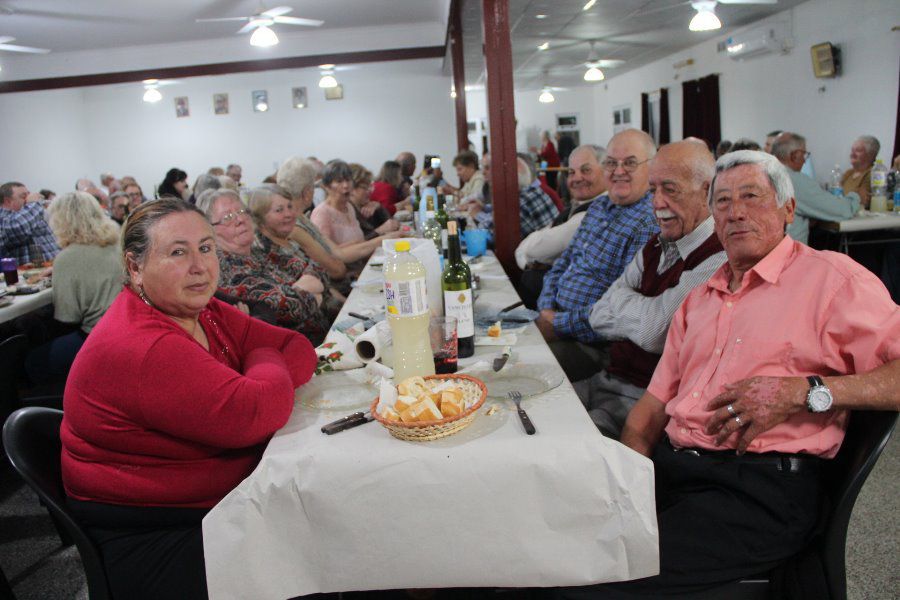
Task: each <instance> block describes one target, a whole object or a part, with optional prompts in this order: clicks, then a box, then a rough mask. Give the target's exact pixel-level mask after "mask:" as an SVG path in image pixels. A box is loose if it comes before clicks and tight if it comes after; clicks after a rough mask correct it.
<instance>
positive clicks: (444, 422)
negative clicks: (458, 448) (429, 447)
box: [372, 373, 487, 442]
mask: <svg viewBox="0 0 900 600" xmlns="http://www.w3.org/2000/svg"><path fill="white" fill-rule="evenodd" d="M425 379H443V380H446V381H450V382H451V383H453V384H454V385H455V386H457V387H459V388H460V389H461V390H462V392H463V396H464V398H465V401H466V405H467V406H468V407H469V408H467V409H466V410H464V411H463V412H462V413H460V414H458V415H456V416H455V417H446V418H444V419H440V420H435V421H419V422H416V423H403V422H402V421H389V420H387V419H385V418H383V417H382V416H381V415H380V414H378V400H379V398H375V400H374V401H373V402H372V416H374V417H375V419H376V420H377V421H378V422H379V423H381V424H382V425H384V427H385V428H386V429H387V430H388V431H389V432H390V433H391V435H392V436H394V437H395V438H399V439H401V440H408V441H411V442H426V441H429V440H437V439H440V438H442V437H447V436H448V435H453V434H454V433H456V432H457V431H460V430H461V429H465V428H466V427H467V426H468V425H469V424H470V423H471V422H472V421H474V420H475V417H476V416H478V409H479V408H481V406H482V405H483V404H484V400H485V398H487V388H486V387H485V385H484V382H482V381H481V380H480V379H476V378H474V377H470V376H469V375H461V374H455V373H454V374H450V375H429V376H428V377H425Z"/></svg>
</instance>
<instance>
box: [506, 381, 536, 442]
mask: <svg viewBox="0 0 900 600" xmlns="http://www.w3.org/2000/svg"><path fill="white" fill-rule="evenodd" d="M509 399H510V400H512V401H513V402H515V403H516V411H517V412H518V413H519V419H520V420H521V421H522V426H523V427H525V433H527V434H528V435H534V432H535V429H534V424H533V423H532V422H531V419H529V418H528V413H526V412H525V411H524V410H523V409H522V393H521V392H516V391H513V392H510V393H509Z"/></svg>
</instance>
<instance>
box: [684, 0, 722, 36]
mask: <svg viewBox="0 0 900 600" xmlns="http://www.w3.org/2000/svg"><path fill="white" fill-rule="evenodd" d="M691 6H692V7H693V8H694V10H696V11H697V14H696V15H694V18H693V19H691V24H690V25H688V28H689V29H690V30H691V31H713V30H715V29H721V28H722V21H720V20H719V17H717V16H716V13H715V8H716V3H715V1H714V0H697V1H696V2H691Z"/></svg>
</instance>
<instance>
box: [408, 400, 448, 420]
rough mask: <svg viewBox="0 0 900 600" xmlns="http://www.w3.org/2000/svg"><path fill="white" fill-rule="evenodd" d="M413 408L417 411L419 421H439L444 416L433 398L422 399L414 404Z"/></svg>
mask: <svg viewBox="0 0 900 600" xmlns="http://www.w3.org/2000/svg"><path fill="white" fill-rule="evenodd" d="M412 410H414V411H417V416H416V420H417V421H439V420H440V419H443V418H444V415H442V414H441V411H440V409H439V408H438V407H437V405H436V404H435V403H434V401H433V400H432V399H431V398H428V399H426V400H422V401H421V402H419V403H418V404H416V405H415V406H413V407H412Z"/></svg>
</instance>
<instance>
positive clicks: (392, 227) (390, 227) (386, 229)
mask: <svg viewBox="0 0 900 600" xmlns="http://www.w3.org/2000/svg"><path fill="white" fill-rule="evenodd" d="M398 229H400V223H399V222H397V221H396V220H395V219H388V220H387V221H385V222H384V223H382V224H381V225H379V226H378V227H376V228H375V233H377V234H379V235H383V234H385V233H390V232H391V231H397V230H398Z"/></svg>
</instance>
